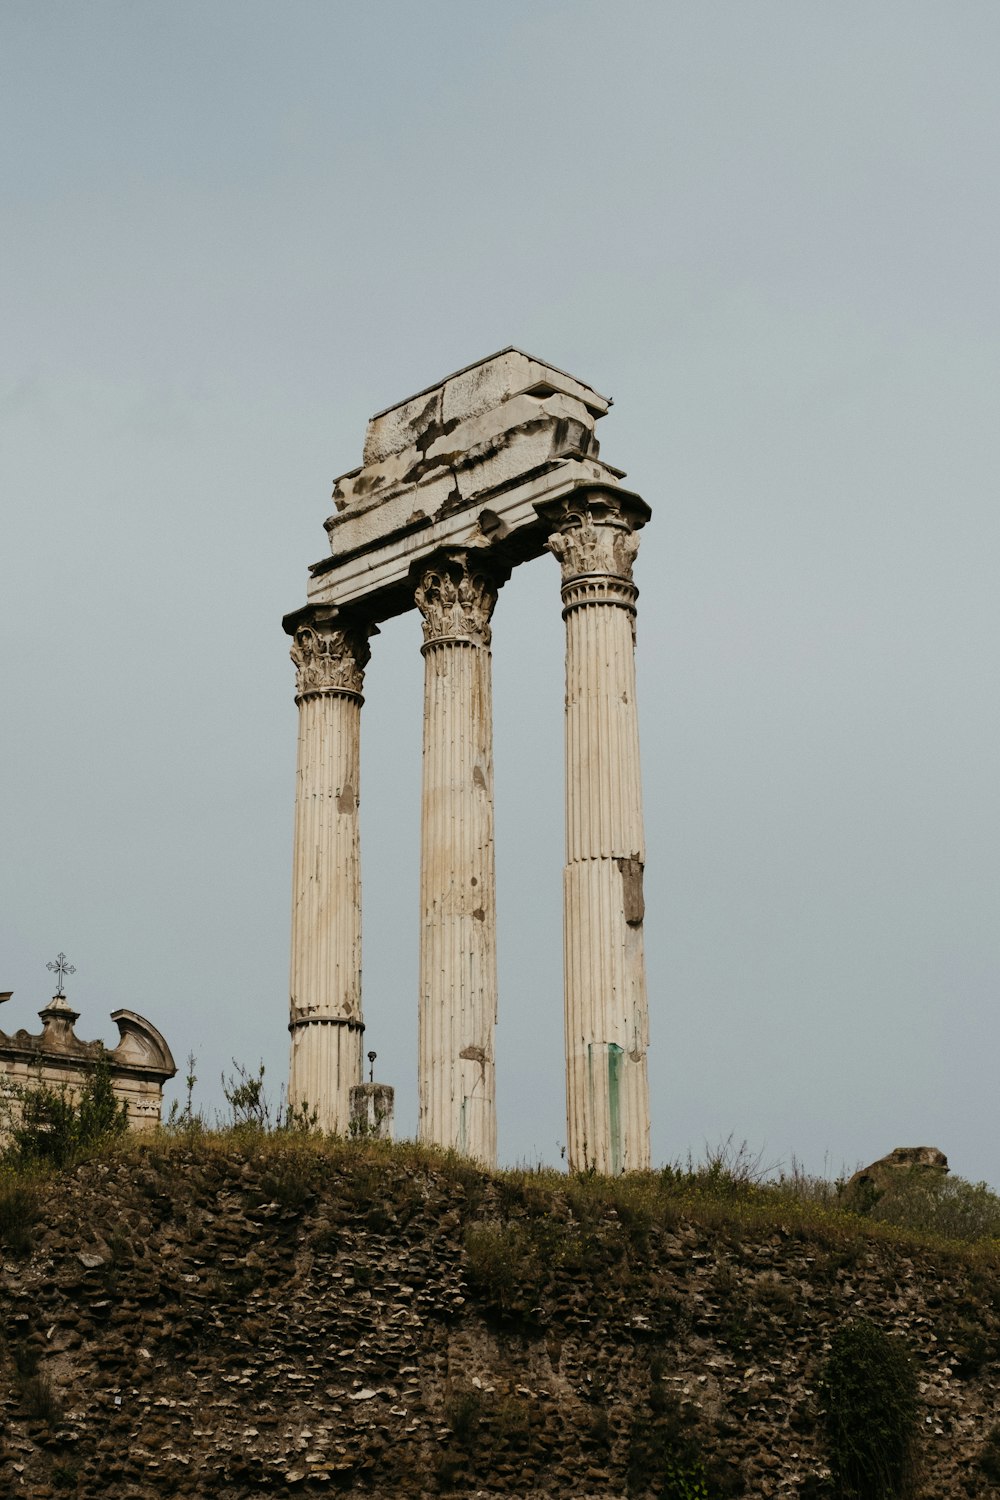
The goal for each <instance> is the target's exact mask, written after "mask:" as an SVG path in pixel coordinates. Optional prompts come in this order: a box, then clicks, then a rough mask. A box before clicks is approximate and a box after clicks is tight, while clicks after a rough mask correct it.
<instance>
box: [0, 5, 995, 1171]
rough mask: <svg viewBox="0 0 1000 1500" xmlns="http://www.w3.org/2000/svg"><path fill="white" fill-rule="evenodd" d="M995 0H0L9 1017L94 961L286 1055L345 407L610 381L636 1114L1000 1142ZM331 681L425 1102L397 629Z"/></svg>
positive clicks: (512, 778) (551, 903)
mask: <svg viewBox="0 0 1000 1500" xmlns="http://www.w3.org/2000/svg"><path fill="white" fill-rule="evenodd" d="M998 67H1000V7H998V6H997V5H996V4H995V3H994V0H981V3H974V0H949V3H948V4H946V5H945V4H941V3H939V0H935V3H921V0H895V3H894V0H877V3H874V4H873V3H872V0H853V3H852V0H838V3H836V4H832V3H829V0H827V3H819V0H784V3H771V0H684V3H670V0H657V3H653V4H644V3H636V0H615V3H614V4H609V3H607V0H601V3H596V0H504V3H486V0H454V3H453V0H420V3H404V0H371V3H367V4H355V3H348V0H342V3H336V0H323V3H316V4H314V3H306V0H299V3H292V0H285V3H281V4H279V3H267V4H262V3H256V0H238V3H229V0H214V3H212V0H209V3H205V0H198V3H188V0H169V3H168V0H159V3H143V0H128V3H118V0H105V3H97V0H92V3H89V4H75V5H69V4H65V3H52V0H3V3H2V5H0V153H2V181H0V189H2V200H0V201H2V213H3V221H4V222H3V233H2V236H0V257H2V264H3V275H2V293H0V295H2V304H0V330H2V333H0V440H2V450H0V451H2V457H0V477H2V487H0V496H2V500H0V503H2V507H3V522H4V524H3V533H2V535H3V548H2V554H0V556H2V562H3V571H2V580H3V581H2V589H0V629H2V658H0V704H2V723H3V733H2V737H0V746H2V750H0V753H2V762H3V774H2V786H0V989H13V990H14V992H15V993H14V999H13V1001H12V1002H10V1004H8V1005H7V1006H6V1007H5V1008H4V1011H3V1012H2V1013H0V1025H3V1026H4V1027H5V1028H6V1029H7V1030H8V1031H13V1030H15V1029H16V1028H17V1027H18V1026H32V1025H37V1022H36V1021H35V1016H36V1013H37V1011H38V1010H39V1009H40V1007H41V1006H42V1005H43V1004H44V1003H45V1000H46V998H47V997H48V996H49V995H50V994H51V992H52V986H51V976H49V975H48V974H47V973H46V969H45V965H46V962H47V961H48V960H50V959H52V958H54V956H55V955H56V953H57V952H59V951H60V950H63V951H65V953H66V955H67V957H68V958H69V959H70V961H71V962H73V963H75V964H76V966H77V970H78V972H77V974H76V975H74V976H73V978H72V980H71V982H70V985H69V989H68V993H69V996H70V998H71V999H72V1001H73V1002H74V1003H75V1004H76V1006H77V1008H78V1009H80V1010H81V1011H82V1016H81V1020H80V1022H79V1025H78V1030H79V1032H80V1034H81V1035H83V1036H85V1037H88V1038H90V1037H95V1036H103V1037H105V1039H107V1040H108V1041H113V1040H114V1038H115V1035H116V1033H115V1029H114V1027H113V1026H112V1025H111V1023H110V1022H109V1020H108V1015H109V1012H110V1011H112V1010H114V1009H115V1008H117V1007H119V1006H127V1007H130V1008H133V1009H136V1010H139V1011H140V1012H142V1013H144V1014H146V1015H147V1016H149V1018H150V1019H151V1020H152V1021H153V1022H154V1023H155V1024H156V1025H157V1026H159V1027H160V1029H161V1030H162V1031H163V1032H164V1033H165V1034H166V1036H167V1038H168V1040H169V1042H170V1044H171V1046H172V1048H173V1051H174V1054H175V1056H176V1058H177V1060H178V1063H179V1064H181V1072H182V1073H183V1072H184V1066H183V1059H184V1057H185V1055H186V1054H187V1053H188V1052H189V1051H190V1052H193V1053H195V1054H196V1056H197V1059H198V1063H197V1072H198V1075H199V1084H198V1086H197V1089H196V1096H195V1097H196V1102H201V1103H202V1104H203V1105H204V1106H205V1107H206V1108H207V1109H209V1111H211V1110H212V1109H214V1107H215V1106H216V1105H217V1104H219V1103H220V1102H221V1094H220V1088H219V1074H220V1072H221V1071H222V1069H223V1068H226V1067H227V1066H228V1065H229V1060H230V1058H232V1057H234V1056H235V1057H236V1058H237V1059H239V1060H240V1061H242V1062H244V1063H246V1064H248V1065H251V1066H255V1065H256V1062H257V1060H258V1059H262V1060H263V1061H264V1063H265V1065H266V1069H267V1077H268V1079H269V1080H270V1081H272V1082H273V1084H274V1086H275V1089H277V1087H278V1085H279V1084H281V1083H282V1082H283V1081H284V1079H285V1077H286V1075H287V1040H288V1039H287V1032H286V1024H287V966H288V938H289V904H290V866H291V833H292V803H293V793H294V762H295V731H296V710H295V707H294V703H293V692H294V673H293V669H292V667H291V664H290V663H289V661H288V641H287V639H286V637H285V636H284V635H283V633H282V630H281V616H282V614H283V613H285V612H286V611H288V610H291V609H294V608H296V607H297V606H298V605H300V604H301V603H302V602H304V599H305V583H306V576H307V575H306V569H307V566H308V564H309V563H311V562H313V561H315V560H316V559H318V558H319V557H321V556H322V555H323V553H324V550H325V548H326V537H325V533H324V531H323V525H322V523H323V520H324V519H325V517H326V516H327V515H328V514H329V513H330V511H331V509H332V506H331V502H330V488H331V480H332V478H333V477H334V476H335V475H336V474H339V473H341V472H343V471H344V470H346V469H349V468H352V467H353V466H355V465H356V464H357V463H359V462H360V460H361V448H362V443H363V439H364V431H365V423H366V421H367V419H368V417H369V416H370V415H371V414H372V412H374V411H376V410H378V409H380V408H382V407H385V406H387V405H390V404H392V403H393V402H395V401H397V400H399V399H402V398H403V397H405V396H407V395H409V394H411V393H412V392H414V391H417V390H419V389H421V388H422V387H424V386H427V385H428V384H430V383H432V382H434V381H436V380H438V379H440V378H441V377H443V376H445V375H446V374H448V373H449V372H450V371H451V370H454V369H456V368H458V367H460V366H462V365H466V364H469V363H470V362H472V361H474V360H476V359H479V358H481V357H482V356H484V355H486V354H489V353H491V352H492V351H494V350H496V349H499V348H501V347H502V346H504V345H507V344H511V343H513V344H517V345H519V346H521V347H522V348H525V349H527V350H528V351H529V352H531V353H532V354H535V355H538V356H539V357H541V358H542V359H544V360H547V361H549V362H550V363H552V364H555V365H558V366H560V367H561V368H563V369H566V370H568V371H570V372H571V373H573V374H575V375H577V376H579V377H580V378H581V379H583V380H585V381H587V382H589V383H590V384H592V385H594V386H596V387H597V388H598V390H600V391H602V392H605V393H608V394H610V395H612V396H613V398H614V402H615V404H614V407H613V409H612V411H611V412H610V414H609V415H608V416H607V418H605V419H604V420H603V421H602V423H601V425H600V428H599V436H600V438H601V442H602V453H603V456H604V457H606V458H607V459H608V461H609V462H611V463H612V464H616V465H618V466H620V467H622V468H624V469H626V470H627V471H628V484H629V486H630V487H632V488H634V489H636V490H638V491H639V492H640V493H641V494H642V495H643V496H644V497H645V498H646V500H647V501H648V502H649V503H650V505H651V506H652V507H653V521H652V523H651V524H650V526H649V527H648V528H647V529H646V531H645V532H644V533H643V541H642V547H641V550H640V554H639V558H638V561H637V564H636V580H637V582H638V584H639V586H640V590H641V598H640V603H639V646H638V653H639V655H638V664H639V710H640V720H641V731H642V754H643V770H644V782H645V803H646V833H647V843H648V867H647V916H648V920H647V928H646V930H647V960H648V971H649V987H650V1011H651V1032H652V1049H651V1053H650V1074H651V1085H652V1090H651V1092H652V1110H653V1151H654V1159H655V1160H656V1161H658V1162H662V1161H665V1160H672V1159H675V1158H677V1157H678V1156H682V1157H683V1156H684V1155H686V1153H687V1151H688V1150H689V1149H690V1150H692V1151H693V1152H694V1154H695V1155H696V1156H697V1155H700V1154H701V1152H702V1150H703V1148H704V1145H705V1143H706V1142H708V1143H711V1144H715V1143H717V1142H718V1141H720V1140H722V1139H724V1138H726V1137H727V1136H729V1135H730V1133H732V1134H733V1135H734V1138H735V1139H736V1141H742V1140H743V1139H746V1140H747V1141H748V1142H749V1143H750V1145H751V1147H752V1148H753V1149H755V1150H761V1151H762V1152H763V1153H764V1155H765V1157H766V1159H767V1161H769V1162H784V1163H785V1164H786V1165H788V1164H789V1163H790V1161H791V1159H792V1157H793V1155H794V1156H795V1157H796V1158H797V1159H798V1160H799V1161H800V1162H801V1163H802V1164H803V1165H804V1166H805V1167H806V1168H807V1169H808V1170H810V1171H816V1172H822V1171H824V1170H825V1169H826V1170H829V1171H830V1172H832V1173H837V1172H839V1171H840V1169H841V1168H842V1167H844V1166H846V1167H847V1168H848V1169H853V1167H854V1166H856V1165H857V1164H858V1163H859V1162H866V1161H869V1160H871V1159H873V1158H874V1157H877V1156H880V1155H882V1154H883V1153H884V1152H886V1151H888V1150H890V1149H891V1148H892V1147H893V1146H897V1145H918V1144H919V1145H922V1144H928V1145H934V1146H938V1147H940V1148H941V1149H942V1150H943V1151H945V1152H946V1153H947V1154H948V1157H949V1159H950V1161H951V1164H952V1168H953V1170H955V1171H957V1172H960V1173H961V1174H962V1175H963V1176H968V1177H972V1178H974V1179H980V1178H985V1179H987V1180H988V1181H990V1182H991V1183H992V1184H993V1185H994V1186H1000V1161H998V1159H997V1140H998V1130H997V1108H998V1106H997V1097H998V1090H997V1076H998V1068H1000V1005H998V999H1000V994H998V992H1000V921H998V914H1000V855H998V850H1000V796H998V785H1000V783H998V755H997V742H998V730H1000V711H998V682H1000V593H998V589H997V582H996V579H997V567H998V558H1000V507H998V503H997V500H998V473H1000V464H998V459H1000V437H998V433H1000V424H998V413H997V393H998V390H1000V352H998V332H1000V276H998V271H997V246H998V242H1000V207H998V194H997V181H998V174H1000V150H998V147H1000V93H998V89H997V77H998ZM558 588H559V577H558V568H557V566H556V564H555V562H554V561H552V560H551V559H548V558H544V559H540V560H538V561H537V562H536V563H534V564H532V565H530V566H528V567H526V568H522V569H520V570H519V571H518V573H517V574H515V576H514V577H513V578H512V579H511V581H510V583H509V584H508V585H507V586H506V587H505V588H504V590H503V591H502V594H501V598H500V603H499V605H498V607H497V612H496V615H495V618H494V678H495V723H496V749H495V760H496V798H497V820H496V821H497V866H498V925H499V944H500V1026H499V1032H498V1041H497V1071H498V1093H499V1126H500V1153H501V1159H502V1160H504V1161H506V1162H514V1161H517V1160H527V1161H536V1160H539V1159H541V1160H545V1161H558V1159H559V1148H560V1145H561V1144H562V1142H563V1141H564V1140H565V1123H564V1119H565V1117H564V1103H563V1049H562V978H561V935H560V924H561V875H560V872H561V867H562V859H563V851H562V805H563V791H562V662H563V656H562V653H563V626H562V623H561V620H560V614H559V609H560V606H559V593H558ZM420 639H421V637H420V629H419V623H418V620H417V617H416V616H415V615H414V614H412V613H411V614H410V615H407V616H404V617H402V618H400V619H398V620H395V621H392V622H390V623H389V624H388V625H387V626H386V627H385V628H384V629H383V633H382V634H381V636H379V637H378V638H377V640H376V641H375V642H374V650H373V655H372V661H371V664H370V666H369V668H368V674H367V685H366V696H367V702H366V707H365V710H364V715H363V731H362V732H363V771H362V789H361V795H362V838H363V871H364V893H365V909H364V921H365V950H364V968H365V1014H366V1021H367V1024H368V1032H367V1036H366V1046H370V1047H373V1048H374V1049H375V1050H377V1052H378V1054H379V1060H378V1065H377V1074H378V1076H379V1077H381V1078H382V1079H383V1080H384V1081H386V1082H390V1083H393V1084H395V1086H396V1090H397V1123H398V1128H399V1132H400V1133H401V1134H403V1135H411V1134H413V1133H414V1132H415V1129H416V1080H415V1071H416V966H417V915H418V912H417V878H418V868H417V857H418V854H417V851H418V831H419V785H420V725H421V694H422V670H423V668H422V662H421V658H420V653H419V647H420Z"/></svg>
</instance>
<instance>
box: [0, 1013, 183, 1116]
mask: <svg viewBox="0 0 1000 1500" xmlns="http://www.w3.org/2000/svg"><path fill="white" fill-rule="evenodd" d="M10 998H11V992H10V991H7V992H5V993H3V994H0V1002H2V1001H6V1000H9V999H10ZM38 1014H39V1016H40V1018H41V1022H42V1029H41V1031H40V1032H30V1031H25V1030H23V1029H21V1030H20V1031H15V1032H14V1034H13V1035H12V1036H8V1035H7V1033H6V1032H5V1031H0V1075H6V1079H7V1080H9V1081H10V1082H11V1083H14V1084H16V1085H20V1086H27V1087H31V1086H32V1085H36V1084H42V1085H44V1086H45V1087H47V1088H51V1089H57V1090H58V1089H62V1088H65V1089H66V1091H67V1093H69V1094H70V1095H73V1094H76V1093H77V1092H78V1091H79V1089H80V1088H81V1086H82V1085H83V1083H84V1082H85V1081H86V1078H87V1075H88V1073H90V1072H91V1071H92V1069H93V1067H94V1064H95V1063H96V1062H97V1060H98V1058H100V1057H101V1056H102V1054H103V1056H104V1057H105V1058H106V1059H107V1063H108V1068H109V1072H110V1075H111V1087H112V1089H113V1091H114V1094H115V1097H116V1098H117V1099H118V1100H120V1101H123V1102H125V1103H126V1104H127V1105H128V1123H129V1126H130V1127H131V1128H132V1129H133V1130H145V1129H148V1128H150V1127H151V1126H155V1125H158V1124H159V1123H160V1111H161V1107H162V1104H163V1085H164V1084H165V1083H166V1081H167V1079H168V1078H173V1076H174V1074H175V1073H176V1072H177V1068H176V1066H175V1064H174V1060H173V1057H172V1056H171V1054H170V1048H169V1047H168V1046H167V1044H166V1042H165V1041H164V1039H163V1037H162V1036H161V1035H160V1033H159V1032H158V1031H157V1029H156V1027H155V1026H153V1025H152V1023H151V1022H149V1021H147V1020H146V1019H145V1017H144V1016H140V1015H137V1014H136V1012H135V1011H134V1010H116V1011H112V1013H111V1019H112V1021H114V1023H115V1025H116V1026H117V1027H118V1031H119V1034H120V1037H119V1041H118V1044H117V1046H116V1047H114V1048H112V1049H111V1050H109V1051H105V1049H104V1044H103V1043H102V1042H82V1041H81V1040H80V1038H79V1037H78V1036H77V1035H76V1033H75V1032H74V1030H73V1027H74V1025H75V1024H76V1021H77V1020H78V1019H79V1014H80V1013H79V1011H76V1010H74V1009H73V1007H72V1006H71V1005H70V1003H69V1001H68V1000H67V999H66V996H65V995H64V994H63V993H62V990H61V987H60V990H59V991H58V992H57V993H56V994H55V995H53V997H52V999H51V1000H50V1001H49V1003H48V1005H46V1006H45V1008H44V1010H40V1011H39V1013H38ZM2 1087H3V1077H2V1076H0V1089H2ZM15 1107H16V1106H15Z"/></svg>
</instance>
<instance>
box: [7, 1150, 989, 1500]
mask: <svg viewBox="0 0 1000 1500" xmlns="http://www.w3.org/2000/svg"><path fill="white" fill-rule="evenodd" d="M0 1232H2V1234H3V1237H4V1240H5V1246H4V1251H3V1269H2V1273H0V1297H2V1308H3V1330H4V1334H3V1349H2V1370H3V1403H2V1406H3V1433H2V1440H3V1473H4V1475H5V1477H6V1480H7V1486H8V1488H7V1490H6V1493H9V1494H11V1495H14V1496H20V1495H23V1496H30V1497H31V1500H46V1497H49V1496H61V1495H77V1496H80V1497H88V1500H89V1497H94V1500H96V1497H102V1500H105V1497H107V1500H152V1497H166V1496H169V1497H181V1500H183V1497H188V1500H195V1497H201V1496H207V1495H210V1496H218V1497H222V1500H226V1497H231V1500H249V1497H251V1496H258V1495H268V1494H274V1495H286V1494H288V1495H298V1494H302V1495H321V1494H331V1493H336V1492H341V1493H344V1492H346V1493H356V1494H365V1493H367V1494H373V1495H380V1496H396V1495H400V1496H403V1495H413V1496H418V1495H419V1496H423V1495H427V1496H430V1495H439V1494H454V1495H474V1494H484V1495H485V1494H492V1495H505V1496H515V1495H516V1496H531V1495H538V1496H542V1495H545V1496H557V1495H558V1496H567V1497H568V1496H573V1497H582V1496H612V1495H615V1496H617V1495H625V1494H632V1495H643V1494H647V1493H652V1494H663V1495H667V1496H673V1495H677V1496H681V1497H695V1500H697V1497H699V1496H704V1495H708V1496H710V1497H725V1496H730V1495H746V1496H754V1497H756V1496H787V1497H793V1496H794V1497H802V1500H808V1497H818V1496H822V1495H826V1494H828V1493H830V1492H831V1491H830V1485H829V1481H828V1480H827V1479H824V1475H826V1474H828V1469H827V1458H828V1454H827V1450H826V1447H825V1441H826V1440H825V1436H824V1428H823V1424H822V1421H821V1417H820V1404H819V1396H818V1390H819V1384H818V1383H819V1380H820V1376H821V1372H822V1369H823V1366H824V1361H825V1360H826V1358H827V1354H828V1352H829V1349H830V1346H831V1340H832V1339H833V1338H834V1336H835V1334H836V1333H837V1330H838V1329H840V1328H843V1327H844V1326H845V1325H847V1324H848V1323H849V1322H850V1321H851V1320H854V1319H858V1318H859V1317H860V1318H866V1319H869V1320H871V1322H872V1323H874V1324H876V1325H878V1326H879V1327H881V1328H884V1329H886V1330H887V1331H889V1332H891V1333H893V1334H896V1335H899V1336H900V1337H901V1338H902V1339H903V1340H904V1341H905V1344H906V1346H907V1347H908V1349H909V1350H910V1351H911V1353H912V1355H913V1358H914V1360H915V1362H916V1366H917V1380H918V1385H917V1392H918V1396H917V1399H918V1408H919V1409H918V1413H917V1423H918V1425H919V1428H920V1439H919V1449H918V1463H919V1473H920V1478H919V1482H918V1485H917V1487H916V1490H915V1493H916V1494H918V1495H921V1496H925V1497H927V1500H931V1497H938V1500H943V1497H952V1496H955V1497H960V1496H990V1495H994V1494H1000V1442H998V1441H997V1439H998V1437H1000V1432H997V1431H994V1430H993V1429H994V1424H995V1423H996V1422H997V1421H998V1419H1000V1282H998V1276H997V1266H998V1257H997V1254H996V1250H995V1247H994V1248H993V1249H990V1250H985V1249H982V1248H978V1249H975V1248H969V1247H965V1248H963V1247H960V1246H956V1245H949V1244H947V1243H945V1242H943V1241H932V1240H930V1239H929V1238H927V1237H923V1238H921V1237H919V1236H914V1235H909V1236H907V1235H906V1234H905V1233H903V1232H901V1231H890V1230H887V1229H885V1228H882V1227H879V1226H869V1225H867V1224H865V1222H864V1221H861V1220H857V1219H855V1218H853V1217H851V1216H848V1215H844V1214H841V1213H836V1212H833V1211H830V1210H828V1209H825V1208H823V1209H821V1208H817V1207H815V1206H813V1205H808V1204H796V1203H795V1202H794V1201H793V1200H792V1199H791V1198H789V1199H788V1200H787V1201H783V1200H780V1199H779V1198H776V1197H775V1196H774V1195H768V1194H765V1193H761V1192H759V1191H755V1190H753V1188H752V1187H751V1186H750V1185H748V1184H739V1183H733V1182H728V1183H727V1182H716V1183H715V1184H714V1185H713V1188H712V1191H708V1189H707V1187H705V1186H704V1185H702V1186H701V1187H700V1188H699V1186H698V1185H697V1184H693V1183H692V1182H690V1181H689V1182H686V1183H685V1182H682V1181H679V1180H676V1178H675V1177H672V1176H671V1174H670V1173H667V1174H665V1175H664V1176H663V1177H650V1178H643V1179H638V1180H636V1179H629V1180H619V1181H617V1182H609V1181H602V1180H601V1179H590V1178H576V1179H567V1178H565V1177H559V1176H558V1175H557V1174H555V1173H547V1172H545V1173H530V1172H520V1173H506V1174H498V1175H489V1174H486V1173H483V1172H481V1171H479V1170H478V1169H476V1168H475V1167H472V1166H470V1165H469V1164H468V1163H465V1162H462V1161H458V1160H455V1159H454V1158H449V1157H444V1156H440V1155H436V1154H434V1153H429V1152H422V1151H419V1150H417V1148H415V1147H407V1146H399V1147H394V1148H389V1147H385V1146H383V1145H380V1144H376V1143H365V1142H361V1143H348V1142H325V1143H324V1142H317V1141H312V1140H310V1139H308V1138H302V1139H296V1138H295V1137H294V1136H288V1137H284V1138H282V1137H259V1136H254V1135H252V1134H249V1135H245V1136H244V1137H242V1138H241V1137H239V1136H238V1135H221V1136H215V1137H213V1136H204V1137H202V1136H199V1135H197V1134H189V1135H188V1136H185V1135H184V1134H183V1133H181V1134H180V1135H178V1136H176V1137H173V1138H171V1137H170V1136H168V1135H165V1134H164V1135H161V1136H159V1137H157V1138H154V1139H152V1140H150V1141H146V1142H137V1141H135V1140H134V1139H133V1140H128V1141H125V1142H122V1143H121V1144H119V1145H116V1146H114V1147H110V1148H108V1149H107V1151H105V1152H103V1153H101V1154H100V1155H98V1156H96V1157H94V1158H92V1159H90V1160H87V1161H83V1162H80V1163H79V1164H77V1165H76V1166H75V1167H72V1168H69V1169H66V1170H64V1171H63V1172H62V1173H60V1174H58V1175H55V1176H51V1177H43V1178H33V1177H23V1178H22V1177H18V1176H16V1175H12V1174H8V1175H7V1176H6V1177H5V1178H4V1179H3V1188H2V1201H0ZM991 1433H992V1435H991ZM701 1474H704V1479H703V1480H702V1479H701V1478H699V1477H698V1476H699V1475H701ZM699 1486H700V1487H699Z"/></svg>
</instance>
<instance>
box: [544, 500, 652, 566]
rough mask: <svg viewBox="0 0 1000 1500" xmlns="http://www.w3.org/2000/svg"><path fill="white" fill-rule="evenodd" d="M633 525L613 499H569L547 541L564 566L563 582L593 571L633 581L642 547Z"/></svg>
mask: <svg viewBox="0 0 1000 1500" xmlns="http://www.w3.org/2000/svg"><path fill="white" fill-rule="evenodd" d="M633 525H634V522H633V521H632V519H631V518H630V517H629V516H628V515H627V514H626V513H625V512H624V508H623V507H621V506H616V505H615V503H614V501H613V500H605V499H602V500H601V502H600V504H599V505H591V504H588V503H587V502H582V503H581V502H579V501H573V500H569V501H567V502H566V504H565V505H564V507H563V508H562V512H561V514H560V515H559V516H558V518H557V519H556V526H555V529H554V530H553V531H552V532H551V534H550V536H549V540H548V544H547V545H548V548H549V551H550V552H551V553H552V554H553V556H554V557H556V558H557V559H558V561H559V565H560V567H561V568H562V577H563V583H568V582H569V581H570V579H573V578H581V577H584V576H585V575H586V574H593V573H599V574H603V575H604V576H606V577H611V578H620V579H622V580H623V581H624V582H625V583H631V582H632V563H633V562H634V560H635V555H636V553H637V552H638V550H639V538H638V537H637V536H636V534H635V532H634V530H633Z"/></svg>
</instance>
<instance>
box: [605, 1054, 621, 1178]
mask: <svg viewBox="0 0 1000 1500" xmlns="http://www.w3.org/2000/svg"><path fill="white" fill-rule="evenodd" d="M624 1056H625V1053H624V1049H623V1048H621V1047H619V1046H618V1044H617V1043H616V1042H609V1043H608V1129H609V1132H610V1135H611V1173H612V1176H614V1177H617V1176H618V1174H619V1173H620V1172H621V1169H622V1122H621V1082H622V1058H623V1057H624Z"/></svg>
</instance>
